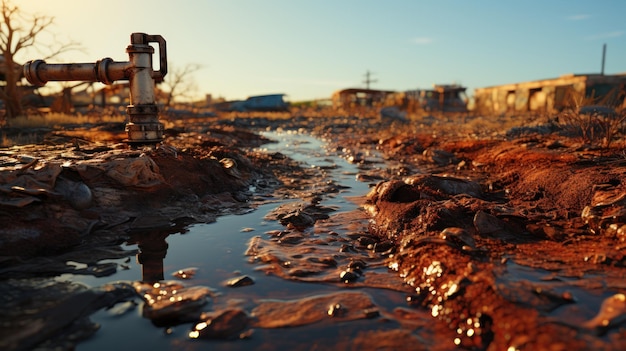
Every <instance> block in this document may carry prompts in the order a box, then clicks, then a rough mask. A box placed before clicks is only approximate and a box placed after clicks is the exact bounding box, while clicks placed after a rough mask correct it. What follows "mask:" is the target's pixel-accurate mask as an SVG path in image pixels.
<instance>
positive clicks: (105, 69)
mask: <svg viewBox="0 0 626 351" xmlns="http://www.w3.org/2000/svg"><path fill="white" fill-rule="evenodd" d="M130 65H131V64H130V62H115V61H113V60H111V59H110V58H105V59H103V60H100V61H98V62H96V63H59V64H50V63H46V62H44V61H42V60H35V61H29V62H27V63H26V64H25V65H24V76H25V77H26V79H27V80H28V81H29V82H30V83H31V84H34V85H39V86H42V85H45V84H46V83H47V82H51V81H85V82H101V83H105V84H111V83H113V82H114V81H116V80H127V79H129V78H130V70H129V68H130Z"/></svg>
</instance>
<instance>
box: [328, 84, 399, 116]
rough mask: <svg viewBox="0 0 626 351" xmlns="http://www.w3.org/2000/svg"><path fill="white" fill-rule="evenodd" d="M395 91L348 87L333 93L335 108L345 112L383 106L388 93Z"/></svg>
mask: <svg viewBox="0 0 626 351" xmlns="http://www.w3.org/2000/svg"><path fill="white" fill-rule="evenodd" d="M392 93H394V92H393V91H388V90H375V89H361V88H348V89H343V90H339V91H336V92H334V93H333V95H332V102H333V108H334V109H336V110H339V111H344V112H355V111H358V110H360V109H364V108H371V107H374V108H378V107H382V106H383V104H384V102H385V98H386V97H387V95H389V94H392Z"/></svg>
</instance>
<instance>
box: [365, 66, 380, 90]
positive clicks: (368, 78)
mask: <svg viewBox="0 0 626 351" xmlns="http://www.w3.org/2000/svg"><path fill="white" fill-rule="evenodd" d="M371 74H372V72H370V71H369V70H368V71H367V72H365V80H364V81H363V83H365V88H366V89H369V88H370V83H376V82H378V80H375V79H371V78H370V77H371Z"/></svg>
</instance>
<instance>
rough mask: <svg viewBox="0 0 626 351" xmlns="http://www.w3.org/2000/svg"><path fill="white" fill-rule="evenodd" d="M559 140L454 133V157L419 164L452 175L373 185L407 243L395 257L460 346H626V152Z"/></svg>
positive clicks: (371, 199) (383, 220) (420, 300)
mask: <svg viewBox="0 0 626 351" xmlns="http://www.w3.org/2000/svg"><path fill="white" fill-rule="evenodd" d="M417 139H418V140H419V138H417ZM553 145H554V141H553V142H551V143H544V144H542V143H537V142H534V143H529V142H525V141H520V140H514V141H507V140H502V141H497V142H496V141H490V142H489V143H485V142H480V141H479V142H476V143H472V142H469V141H466V140H465V141H462V142H453V141H445V142H442V143H441V144H439V145H436V147H437V148H438V149H440V150H443V151H445V152H448V153H450V155H449V156H448V158H449V159H454V160H455V161H454V162H449V163H448V164H446V163H442V162H438V160H437V159H433V158H422V159H421V160H419V161H418V162H416V164H417V165H416V166H417V167H419V165H421V166H423V168H422V169H424V168H425V169H428V170H429V171H431V172H433V173H438V174H447V176H445V177H441V176H436V175H421V176H417V177H405V178H404V179H403V180H394V181H387V182H383V183H380V184H378V185H377V187H376V188H374V189H373V190H372V192H371V193H370V194H369V196H368V201H367V204H366V207H367V208H368V209H369V210H370V213H371V214H372V216H373V218H374V220H375V222H376V225H375V226H374V228H375V231H376V232H377V233H378V234H379V235H381V236H384V237H387V238H392V239H393V240H395V241H396V243H397V245H398V251H397V252H396V253H395V254H394V255H392V256H390V259H389V266H390V267H391V268H393V269H396V270H397V271H398V273H399V274H400V276H402V277H404V279H405V281H406V282H407V283H408V284H410V285H411V286H413V287H414V288H415V293H416V295H415V297H414V302H415V304H416V305H419V306H422V307H425V308H428V309H429V310H431V314H432V316H433V317H436V318H437V319H439V320H441V321H442V322H443V323H445V324H446V325H448V326H449V327H450V328H451V329H452V330H456V331H457V333H458V335H457V337H456V338H455V340H454V342H455V344H457V345H458V346H459V347H462V348H467V349H489V350H505V349H510V347H513V348H514V349H555V347H556V349H611V350H617V349H621V348H623V347H625V346H626V345H624V344H623V342H621V341H619V340H623V337H624V335H625V334H624V329H623V328H621V327H620V325H622V322H623V318H622V316H623V314H624V313H625V312H626V309H624V304H623V302H622V301H623V300H624V298H623V296H624V295H623V291H624V290H623V289H624V285H623V283H622V278H621V277H623V276H624V274H626V270H625V268H624V266H625V265H626V256H625V253H626V252H625V251H624V242H625V239H626V237H625V236H624V235H625V232H624V229H625V228H626V227H624V225H625V223H626V216H625V214H626V207H625V206H624V200H623V198H624V194H626V167H624V166H626V160H624V159H623V157H620V156H619V154H617V155H615V156H606V155H602V153H601V152H600V151H598V150H596V151H587V152H580V151H577V150H576V149H575V147H576V146H572V147H568V146H567V145H565V144H564V143H563V144H560V146H559V148H558V149H555V148H553V147H551V146H553ZM384 151H385V152H392V153H394V154H396V152H397V150H394V148H391V149H384ZM424 155H425V153H423V156H424ZM460 177H463V178H460ZM459 184H463V187H460V186H459ZM470 184H471V185H470ZM478 189H481V191H477V190H478ZM526 270H527V272H526ZM590 296H593V297H590ZM607 305H612V307H611V308H608V309H607ZM608 311H613V312H614V313H609V312H608ZM616 311H619V312H616ZM618 316H619V317H618Z"/></svg>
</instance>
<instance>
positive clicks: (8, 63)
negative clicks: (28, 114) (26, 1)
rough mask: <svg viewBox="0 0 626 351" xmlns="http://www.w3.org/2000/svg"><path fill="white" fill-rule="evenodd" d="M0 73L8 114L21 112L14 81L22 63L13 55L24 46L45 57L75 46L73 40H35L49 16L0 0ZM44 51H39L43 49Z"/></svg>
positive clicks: (1, 93)
mask: <svg viewBox="0 0 626 351" xmlns="http://www.w3.org/2000/svg"><path fill="white" fill-rule="evenodd" d="M0 6H1V7H0V16H2V17H1V18H0V20H1V21H2V22H1V23H0V53H1V54H2V56H1V58H2V59H3V60H2V62H0V74H2V75H4V81H5V82H6V84H5V85H4V87H1V89H0V99H2V100H3V101H4V103H5V108H6V113H7V116H8V117H17V116H19V115H21V114H22V103H21V95H22V94H21V93H22V92H21V91H20V89H19V88H18V84H19V83H20V81H21V79H22V65H21V64H19V63H17V62H15V56H16V55H17V54H18V53H19V52H22V51H24V50H26V49H37V50H38V51H39V52H40V53H41V54H43V57H42V59H44V60H45V59H49V58H51V57H54V56H57V55H59V54H61V53H63V52H67V51H70V50H76V49H79V48H80V46H79V45H78V44H77V43H75V42H69V43H60V42H57V43H52V45H51V44H50V43H47V44H46V45H43V44H41V45H40V44H39V42H38V41H37V39H38V38H40V37H41V34H42V33H44V32H46V31H47V30H48V29H49V27H50V25H52V23H53V22H54V18H53V17H48V16H44V15H27V14H25V13H23V12H21V11H20V9H19V8H18V7H17V6H15V5H13V4H12V3H11V0H0ZM44 48H45V49H46V50H47V52H45V53H44V52H42V50H43V49H44Z"/></svg>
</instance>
